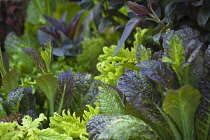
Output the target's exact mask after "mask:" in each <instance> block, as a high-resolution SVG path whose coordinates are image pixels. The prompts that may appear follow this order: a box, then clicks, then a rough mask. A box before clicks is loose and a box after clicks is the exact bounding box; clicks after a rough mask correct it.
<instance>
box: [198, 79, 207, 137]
mask: <svg viewBox="0 0 210 140" xmlns="http://www.w3.org/2000/svg"><path fill="white" fill-rule="evenodd" d="M209 79H210V78H209V76H207V77H205V78H204V79H203V80H202V81H201V82H200V84H199V90H200V91H201V93H202V97H201V102H200V104H199V105H198V108H197V111H196V118H195V127H196V134H197V139H198V140H205V139H208V138H210V127H209V126H210V95H209V91H210V80H209Z"/></svg>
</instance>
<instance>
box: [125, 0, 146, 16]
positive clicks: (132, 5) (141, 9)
mask: <svg viewBox="0 0 210 140" xmlns="http://www.w3.org/2000/svg"><path fill="white" fill-rule="evenodd" d="M127 5H128V8H129V9H130V10H131V11H132V12H133V13H134V14H135V15H148V13H149V11H148V9H147V8H146V7H145V6H143V5H139V4H137V3H136V2H131V1H128V2H127Z"/></svg>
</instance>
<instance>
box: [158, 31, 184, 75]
mask: <svg viewBox="0 0 210 140" xmlns="http://www.w3.org/2000/svg"><path fill="white" fill-rule="evenodd" d="M163 48H164V51H165V57H163V59H162V61H163V62H167V63H171V64H172V67H173V69H174V70H175V71H177V70H179V69H180V68H181V66H182V65H183V63H184V62H185V57H184V54H185V50H184V46H183V44H182V41H181V40H180V39H179V37H178V36H177V35H176V34H174V33H173V31H171V32H167V33H166V34H165V36H164V39H163Z"/></svg>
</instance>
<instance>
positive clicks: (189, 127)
mask: <svg viewBox="0 0 210 140" xmlns="http://www.w3.org/2000/svg"><path fill="white" fill-rule="evenodd" d="M200 97H201V95H200V92H199V90H198V89H195V88H193V87H190V86H185V87H182V88H180V89H179V90H177V91H174V90H171V91H170V90H169V91H167V92H166V97H165V99H164V102H163V110H164V111H165V112H166V114H169V115H170V116H171V118H173V120H174V121H175V122H176V124H177V125H178V126H179V129H180V131H181V133H182V135H183V139H186V140H187V139H189V140H190V139H193V138H194V136H193V132H194V119H195V112H196V108H197V106H198V104H199V102H200V101H199V100H200Z"/></svg>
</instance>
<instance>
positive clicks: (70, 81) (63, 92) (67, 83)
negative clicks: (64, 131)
mask: <svg viewBox="0 0 210 140" xmlns="http://www.w3.org/2000/svg"><path fill="white" fill-rule="evenodd" d="M58 81H59V89H60V92H57V94H56V108H57V109H58V110H57V112H58V114H60V113H61V111H62V110H63V109H68V108H69V104H70V102H71V101H72V97H73V94H74V90H73V89H74V76H73V74H72V72H71V71H65V72H62V73H60V74H59V75H58Z"/></svg>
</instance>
